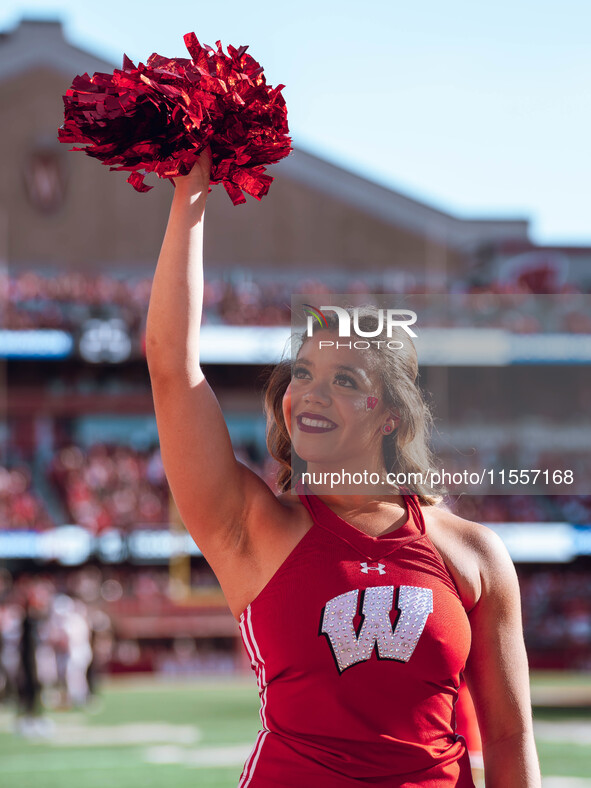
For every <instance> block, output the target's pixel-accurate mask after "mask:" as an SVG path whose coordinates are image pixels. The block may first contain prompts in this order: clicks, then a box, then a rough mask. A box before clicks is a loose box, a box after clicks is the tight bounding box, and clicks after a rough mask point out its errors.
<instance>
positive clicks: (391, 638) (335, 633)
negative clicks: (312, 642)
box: [321, 586, 433, 673]
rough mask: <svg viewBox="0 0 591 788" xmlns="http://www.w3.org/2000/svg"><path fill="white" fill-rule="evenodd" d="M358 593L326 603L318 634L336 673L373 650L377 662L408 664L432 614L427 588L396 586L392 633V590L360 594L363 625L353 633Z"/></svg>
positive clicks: (431, 601)
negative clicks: (331, 656)
mask: <svg viewBox="0 0 591 788" xmlns="http://www.w3.org/2000/svg"><path fill="white" fill-rule="evenodd" d="M358 597H359V589H355V590H353V591H347V593H346V594H340V595H339V596H335V597H334V599H331V600H330V602H327V604H326V606H325V608H324V614H323V616H322V626H321V632H323V633H324V634H325V635H327V636H328V639H329V641H330V645H331V647H332V651H333V654H334V656H335V659H336V662H337V667H338V669H339V672H340V673H342V672H343V671H344V670H345V669H346V668H349V667H351V665H354V664H355V663H356V662H364V661H365V660H368V659H369V658H370V657H371V655H372V653H373V650H374V648H375V647H376V646H377V650H378V656H379V658H380V659H395V660H397V661H399V662H408V660H409V659H410V658H411V656H412V653H413V651H414V650H415V647H416V645H417V643H418V640H419V638H420V636H421V633H422V631H423V629H424V628H425V623H426V621H427V617H428V616H429V613H432V612H433V591H432V590H431V589H430V588H419V587H416V586H400V588H399V589H398V600H397V605H396V606H397V608H398V610H399V611H400V615H399V616H398V619H397V621H396V626H395V627H394V629H392V623H391V621H390V611H391V610H392V604H393V600H394V586H376V587H375V588H366V589H365V591H364V593H363V607H362V610H361V612H362V614H363V617H364V618H363V624H362V626H361V629H360V630H359V633H356V632H355V629H354V627H353V619H354V617H355V614H356V613H357V606H358Z"/></svg>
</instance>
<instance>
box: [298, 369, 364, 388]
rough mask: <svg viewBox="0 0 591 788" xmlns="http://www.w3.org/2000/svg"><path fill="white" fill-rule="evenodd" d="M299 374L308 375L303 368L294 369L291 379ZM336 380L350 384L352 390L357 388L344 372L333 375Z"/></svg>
mask: <svg viewBox="0 0 591 788" xmlns="http://www.w3.org/2000/svg"><path fill="white" fill-rule="evenodd" d="M300 372H304V373H305V374H308V370H307V369H306V368H305V367H294V369H293V372H292V377H294V378H295V377H298V373H300ZM337 379H341V380H346V381H347V383H350V384H351V387H352V388H357V383H356V382H355V380H354V379H353V378H352V377H350V376H349V375H347V374H345V373H344V372H337V374H336V375H335V380H337Z"/></svg>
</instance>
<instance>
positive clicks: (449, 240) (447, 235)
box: [0, 18, 529, 252]
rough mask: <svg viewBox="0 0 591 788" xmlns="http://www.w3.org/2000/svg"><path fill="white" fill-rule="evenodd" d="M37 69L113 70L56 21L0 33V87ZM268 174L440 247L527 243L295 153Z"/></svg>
mask: <svg viewBox="0 0 591 788" xmlns="http://www.w3.org/2000/svg"><path fill="white" fill-rule="evenodd" d="M39 67H41V68H50V69H52V70H53V71H56V72H58V73H60V74H63V75H64V76H67V77H68V78H70V79H71V78H73V76H74V75H75V74H82V73H84V72H88V73H93V72H94V71H103V72H104V71H107V72H109V71H112V70H113V68H114V67H116V66H114V64H113V63H111V62H109V61H107V60H103V59H102V58H100V57H97V56H96V55H94V54H92V53H90V52H87V51H86V50H83V49H79V48H78V47H76V46H73V45H72V44H70V43H69V42H68V41H67V39H66V38H65V36H64V32H63V28H62V23H61V21H60V20H58V19H54V20H48V19H34V18H23V19H21V21H20V22H19V24H18V25H17V26H16V27H15V28H13V29H12V30H9V31H5V32H2V33H0V82H3V81H6V80H8V79H11V78H13V77H16V76H18V75H20V74H22V73H24V72H26V71H29V70H32V69H35V68H39ZM273 174H277V175H285V177H286V179H289V180H292V181H294V182H296V183H299V184H301V185H304V186H305V187H307V188H310V189H312V190H314V191H316V192H319V193H321V194H325V195H326V196H328V197H330V198H332V199H333V200H338V201H340V202H341V203H345V204H348V205H351V206H353V207H354V208H356V209H357V210H360V211H362V212H364V213H366V214H367V215H369V216H371V217H373V218H377V219H380V220H381V221H383V222H385V223H387V224H389V225H391V226H396V227H400V228H403V229H405V230H407V231H410V232H412V233H415V234H418V235H422V236H425V237H427V238H429V239H431V240H433V241H441V242H443V243H445V244H446V245H448V246H449V247H451V248H455V249H457V250H459V251H464V252H466V251H470V250H472V249H474V248H476V247H478V246H481V245H482V244H488V243H494V242H499V241H507V240H512V241H525V242H528V241H529V234H528V230H529V220H528V219H525V218H517V219H486V218H479V219H464V218H458V217H456V216H453V215H451V214H449V213H446V212H445V211H442V210H439V209H437V208H434V207H432V206H430V205H427V204H426V203H423V202H419V201H418V200H414V199H412V198H410V197H407V196H405V195H404V194H401V193H400V192H397V191H395V190H393V189H390V188H388V187H386V186H382V185H380V184H378V183H375V182H372V181H371V180H368V179H366V178H363V177H362V176H360V175H356V174H354V173H352V172H349V171H347V170H346V169H343V168H342V167H339V166H337V165H335V164H331V163H330V162H328V161H326V160H324V159H322V158H319V157H318V156H315V155H313V154H311V153H308V152H305V151H303V150H301V149H300V148H296V149H295V150H294V153H293V154H292V155H291V156H289V157H288V158H286V159H284V160H283V161H281V162H279V164H277V165H274V168H273Z"/></svg>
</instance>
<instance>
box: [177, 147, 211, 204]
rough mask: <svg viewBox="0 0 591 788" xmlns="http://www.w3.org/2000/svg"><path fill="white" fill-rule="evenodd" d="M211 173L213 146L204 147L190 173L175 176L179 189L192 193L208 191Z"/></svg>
mask: <svg viewBox="0 0 591 788" xmlns="http://www.w3.org/2000/svg"><path fill="white" fill-rule="evenodd" d="M210 175H211V148H210V147H209V145H208V146H207V147H206V148H204V149H203V150H202V151H201V153H200V155H199V158H198V159H197V161H196V162H195V164H194V165H193V167H192V169H191V172H190V173H189V174H188V175H179V176H177V177H176V178H173V182H174V185H175V187H176V188H177V189H179V188H180V189H182V190H186V191H189V192H190V193H191V194H197V193H199V192H203V191H205V192H207V190H208V189H209V178H210Z"/></svg>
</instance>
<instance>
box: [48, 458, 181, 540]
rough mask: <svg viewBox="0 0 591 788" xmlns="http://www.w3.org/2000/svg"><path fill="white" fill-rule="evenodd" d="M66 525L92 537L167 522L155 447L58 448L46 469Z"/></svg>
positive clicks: (164, 490)
mask: <svg viewBox="0 0 591 788" xmlns="http://www.w3.org/2000/svg"><path fill="white" fill-rule="evenodd" d="M49 478H50V480H51V481H52V482H53V484H54V485H55V486H56V488H57V489H58V491H59V494H60V496H61V499H62V502H63V503H64V505H65V507H66V509H67V512H68V515H69V518H70V522H72V523H76V524H77V525H81V526H84V527H85V528H88V529H89V530H90V531H92V532H93V533H100V532H101V531H104V530H107V529H110V528H117V529H121V530H130V529H132V528H133V527H134V526H136V525H138V524H153V523H159V524H162V523H167V522H168V520H169V515H168V486H167V483H166V477H165V475H164V468H163V466H162V459H161V457H160V450H159V449H158V448H157V447H155V448H152V449H150V450H148V451H138V450H137V449H133V448H131V447H129V446H121V445H106V444H95V445H93V446H91V447H90V448H88V449H83V448H82V447H80V446H76V445H74V444H71V445H68V446H65V447H64V448H62V449H60V450H59V451H58V452H57V453H56V454H55V455H54V457H53V460H52V461H51V464H50V467H49Z"/></svg>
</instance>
